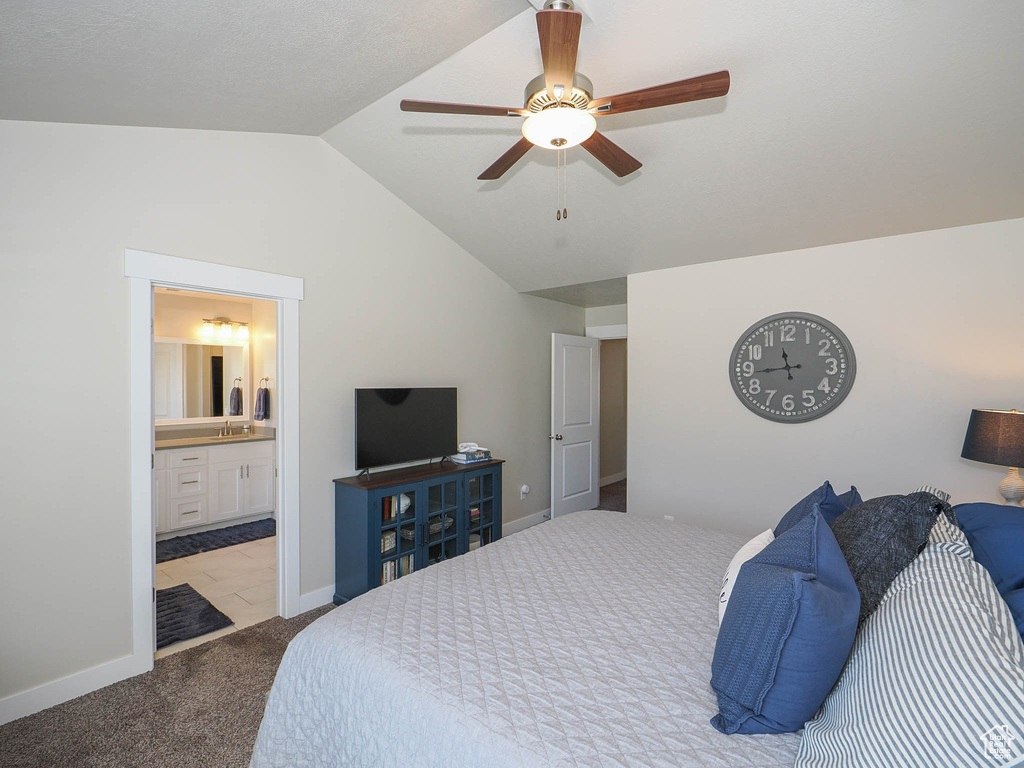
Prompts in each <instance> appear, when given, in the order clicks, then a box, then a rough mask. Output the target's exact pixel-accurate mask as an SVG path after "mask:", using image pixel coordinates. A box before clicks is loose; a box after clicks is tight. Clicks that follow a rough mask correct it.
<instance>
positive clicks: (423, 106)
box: [402, 99, 530, 117]
mask: <svg viewBox="0 0 1024 768" xmlns="http://www.w3.org/2000/svg"><path fill="white" fill-rule="evenodd" d="M402 111H403V112H432V113H436V114H443V115H488V116H491V117H525V116H526V115H528V114H530V113H529V112H527V111H526V110H525V109H518V108H515V107H483V106H480V105H479V104H448V103H446V102H443V101H415V100H414V99H402Z"/></svg>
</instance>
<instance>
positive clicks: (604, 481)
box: [600, 470, 626, 488]
mask: <svg viewBox="0 0 1024 768" xmlns="http://www.w3.org/2000/svg"><path fill="white" fill-rule="evenodd" d="M625 479H626V472H625V470H623V471H622V472H616V473H615V474H614V475H608V477H602V478H601V481H600V482H601V487H602V488H604V487H605V486H606V485H611V484H612V483H617V482H619V480H625Z"/></svg>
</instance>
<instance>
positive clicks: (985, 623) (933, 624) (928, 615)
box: [795, 515, 1024, 768]
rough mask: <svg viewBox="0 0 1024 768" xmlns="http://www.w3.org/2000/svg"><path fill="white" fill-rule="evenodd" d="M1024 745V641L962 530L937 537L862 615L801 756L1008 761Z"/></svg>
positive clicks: (838, 766)
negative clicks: (874, 607)
mask: <svg viewBox="0 0 1024 768" xmlns="http://www.w3.org/2000/svg"><path fill="white" fill-rule="evenodd" d="M1022 757H1024V645H1022V643H1021V637H1020V635H1019V634H1018V633H1017V630H1016V628H1015V627H1014V624H1013V618H1012V617H1011V615H1010V611H1009V609H1008V608H1007V607H1006V604H1005V603H1004V602H1003V600H1002V598H1000V596H999V593H998V592H997V591H996V588H995V584H994V583H993V582H992V578H991V577H990V576H989V575H988V573H987V572H986V571H985V569H984V568H982V567H981V566H980V565H979V564H978V563H976V562H975V560H974V556H973V553H972V552H971V548H970V546H969V545H968V544H967V540H966V539H965V538H964V535H963V533H962V532H961V531H960V529H959V528H957V527H956V526H955V525H952V524H951V523H950V522H949V521H948V520H946V518H945V516H944V515H939V519H938V522H936V524H935V527H934V528H933V530H932V532H931V536H930V538H929V544H928V546H926V547H925V549H924V551H923V552H922V553H921V555H920V556H919V557H918V558H917V559H916V560H914V561H913V562H912V563H911V564H910V565H909V566H907V568H906V569H905V570H904V571H903V572H902V573H901V574H900V575H899V576H897V577H896V580H895V581H893V583H892V586H891V587H890V588H889V591H888V592H887V593H886V594H885V597H884V598H883V599H882V602H881V604H880V605H879V607H878V610H877V611H876V612H875V613H873V614H872V615H871V616H870V617H869V618H868V619H867V621H865V622H864V624H863V625H862V626H861V628H860V630H859V631H858V633H857V639H856V641H855V642H854V645H853V651H852V652H851V654H850V658H849V660H848V661H847V664H846V668H845V669H844V670H843V674H842V676H841V677H840V678H839V682H838V683H836V686H835V688H833V689H832V692H831V693H830V694H829V696H828V698H827V699H826V700H825V703H824V704H823V705H822V708H821V710H819V712H818V714H817V715H816V716H815V717H814V719H813V720H810V721H809V722H808V723H807V724H806V725H805V727H804V735H803V739H802V740H801V742H800V751H799V753H798V754H797V760H796V766H795V768H878V766H886V767H887V768H897V767H899V768H903V767H906V768H933V767H934V766H954V765H956V766H1009V765H1014V764H1016V763H1017V761H1018V760H1020V759H1021V758H1022Z"/></svg>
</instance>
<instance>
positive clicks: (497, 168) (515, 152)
mask: <svg viewBox="0 0 1024 768" xmlns="http://www.w3.org/2000/svg"><path fill="white" fill-rule="evenodd" d="M532 146H533V144H532V143H531V142H530V141H529V140H527V139H525V138H522V139H520V140H519V141H517V142H516V144H515V146H513V147H512V149H510V150H509V151H508V152H506V153H505V154H504V155H502V156H501V157H499V158H498V159H497V160H496V161H495V163H494V165H492V166H491V167H490V168H488V169H487V170H486V171H484V172H483V173H481V174H480V175H479V176H477V178H478V179H480V180H481V181H493V180H494V179H500V178H501V177H502V176H503V175H504V174H505V171H507V170H508V169H509V168H511V167H512V166H513V165H515V164H516V163H517V162H518V161H519V159H520V158H522V156H523V155H525V154H526V153H527V152H529V151H530V147H532Z"/></svg>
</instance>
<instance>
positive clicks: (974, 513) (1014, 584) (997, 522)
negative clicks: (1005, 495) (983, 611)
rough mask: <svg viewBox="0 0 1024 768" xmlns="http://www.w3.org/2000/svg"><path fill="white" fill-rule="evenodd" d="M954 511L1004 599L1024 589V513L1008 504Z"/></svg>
mask: <svg viewBox="0 0 1024 768" xmlns="http://www.w3.org/2000/svg"><path fill="white" fill-rule="evenodd" d="M953 511H954V512H956V519H957V521H958V522H959V523H960V528H961V529H963V532H964V534H965V535H966V536H967V543H968V544H970V545H971V549H973V550H974V559H975V560H977V561H978V562H979V563H981V564H982V565H983V566H985V570H987V571H988V572H989V573H990V574H992V581H994V582H995V583H996V589H998V590H999V594H1000V595H1002V596H1003V597H1004V598H1005V597H1006V595H1007V594H1009V593H1010V592H1013V591H1014V590H1017V589H1024V509H1021V508H1020V507H1011V506H1007V505H1005V504H986V503H983V502H977V503H974V504H957V505H956V506H955V507H954V508H953Z"/></svg>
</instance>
